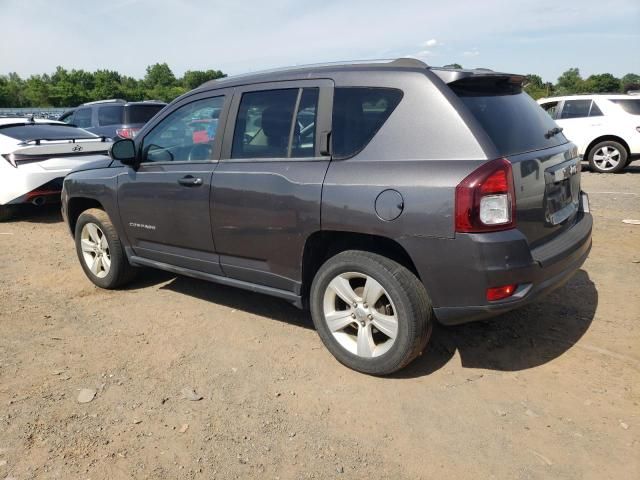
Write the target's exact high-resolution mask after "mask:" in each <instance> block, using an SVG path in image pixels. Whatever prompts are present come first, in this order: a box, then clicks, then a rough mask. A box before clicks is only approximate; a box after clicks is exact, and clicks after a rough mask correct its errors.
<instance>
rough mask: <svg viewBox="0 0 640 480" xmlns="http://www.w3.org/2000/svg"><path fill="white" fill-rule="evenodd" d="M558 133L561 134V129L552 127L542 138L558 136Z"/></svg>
mask: <svg viewBox="0 0 640 480" xmlns="http://www.w3.org/2000/svg"><path fill="white" fill-rule="evenodd" d="M560 132H562V127H554V128H552V129H550V130H549V131H547V133H545V134H544V138H551V137H553V136H554V135H557V134H559V133H560Z"/></svg>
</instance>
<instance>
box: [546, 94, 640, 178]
mask: <svg viewBox="0 0 640 480" xmlns="http://www.w3.org/2000/svg"><path fill="white" fill-rule="evenodd" d="M538 103H539V104H540V105H541V106H542V108H544V109H545V110H546V111H547V113H548V114H549V115H551V118H553V119H554V120H555V121H556V123H557V124H558V125H560V127H562V129H563V133H564V135H565V136H566V137H567V138H568V139H569V140H571V141H572V142H573V143H575V144H576V145H577V146H578V153H579V154H580V155H582V156H583V159H584V160H587V161H588V162H589V166H590V167H591V169H592V170H594V171H596V172H601V173H617V172H620V171H622V170H623V169H624V168H625V167H626V166H627V165H628V164H629V163H630V162H631V161H632V160H634V159H636V158H640V96H637V95H616V94H599V95H572V96H567V97H552V98H541V99H540V100H538Z"/></svg>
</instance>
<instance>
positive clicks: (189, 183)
mask: <svg viewBox="0 0 640 480" xmlns="http://www.w3.org/2000/svg"><path fill="white" fill-rule="evenodd" d="M178 183H179V184H180V185H184V186H185V187H197V186H199V185H202V179H201V178H199V177H194V176H192V175H187V176H185V177H182V178H181V179H180V180H178Z"/></svg>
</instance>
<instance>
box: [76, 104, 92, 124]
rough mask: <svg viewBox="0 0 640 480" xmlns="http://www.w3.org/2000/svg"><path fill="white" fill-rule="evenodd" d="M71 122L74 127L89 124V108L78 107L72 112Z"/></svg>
mask: <svg viewBox="0 0 640 480" xmlns="http://www.w3.org/2000/svg"><path fill="white" fill-rule="evenodd" d="M73 124H74V125H75V126H76V127H80V128H88V127H90V126H91V109H90V108H79V109H78V110H76V112H75V113H74V114H73Z"/></svg>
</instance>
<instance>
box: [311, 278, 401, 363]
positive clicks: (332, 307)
mask: <svg viewBox="0 0 640 480" xmlns="http://www.w3.org/2000/svg"><path fill="white" fill-rule="evenodd" d="M323 313H324V320H325V322H326V324H327V327H328V328H329V331H330V332H331V334H332V335H333V337H334V338H335V339H336V340H337V341H338V343H339V344H340V345H341V346H342V347H343V348H344V349H346V350H347V351H348V352H350V353H352V354H354V355H357V356H359V357H363V358H373V357H378V356H380V355H383V354H384V353H386V352H388V351H389V349H390V348H391V347H392V346H393V344H394V343H395V340H396V337H397V336H398V316H397V310H396V308H395V307H394V305H393V301H392V300H391V297H390V296H389V294H388V293H387V291H386V290H385V289H384V287H383V286H382V285H381V284H380V283H379V282H378V281H377V280H375V279H374V278H372V277H370V276H369V275H366V274H364V273H359V272H346V273H342V274H340V275H338V276H336V277H334V278H333V280H331V282H329V284H328V285H327V288H326V290H325V293H324V298H323Z"/></svg>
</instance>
